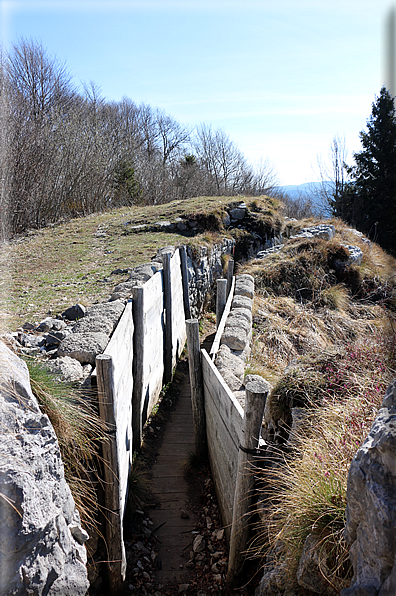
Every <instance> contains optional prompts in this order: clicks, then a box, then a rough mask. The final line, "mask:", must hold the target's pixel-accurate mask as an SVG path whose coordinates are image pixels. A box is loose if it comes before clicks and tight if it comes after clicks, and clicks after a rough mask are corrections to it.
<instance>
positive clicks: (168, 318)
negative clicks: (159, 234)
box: [162, 252, 173, 385]
mask: <svg viewBox="0 0 396 596" xmlns="http://www.w3.org/2000/svg"><path fill="white" fill-rule="evenodd" d="M162 266H163V278H164V307H165V330H164V332H165V342H164V380H163V383H164V385H166V384H167V383H169V381H170V380H171V379H172V368H173V366H172V355H173V332H172V322H173V321H172V275H171V253H170V252H164V253H162Z"/></svg>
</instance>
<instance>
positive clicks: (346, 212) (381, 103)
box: [334, 87, 396, 254]
mask: <svg viewBox="0 0 396 596" xmlns="http://www.w3.org/2000/svg"><path fill="white" fill-rule="evenodd" d="M359 136H360V140H361V143H362V146H363V149H362V151H359V152H357V153H354V154H353V157H354V160H355V164H356V165H354V166H352V167H350V168H348V173H349V174H350V176H351V179H352V181H351V182H350V183H348V184H346V186H345V189H344V191H343V193H342V196H341V197H339V199H338V201H337V204H335V205H334V212H335V213H340V212H341V203H342V213H343V216H344V218H345V219H346V220H347V221H349V222H350V223H351V224H353V225H356V227H358V228H359V229H360V230H361V231H362V232H365V233H366V234H368V235H369V236H370V237H371V238H372V239H373V240H375V241H376V242H378V243H379V244H380V245H381V246H382V247H383V248H384V249H386V250H388V251H389V252H391V253H392V254H396V114H395V105H394V100H393V98H392V97H391V96H390V94H389V92H388V91H387V90H386V89H385V87H382V89H381V93H380V95H379V96H378V97H377V98H376V100H375V101H374V103H373V105H372V112H371V116H370V118H369V119H368V121H367V131H361V132H360V135H359Z"/></svg>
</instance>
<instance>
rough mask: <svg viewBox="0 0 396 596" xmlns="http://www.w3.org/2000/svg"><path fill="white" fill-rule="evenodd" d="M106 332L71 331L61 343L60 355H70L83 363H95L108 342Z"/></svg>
mask: <svg viewBox="0 0 396 596" xmlns="http://www.w3.org/2000/svg"><path fill="white" fill-rule="evenodd" d="M108 341H109V337H108V335H106V334H105V333H71V334H70V335H68V336H67V337H66V338H65V339H64V340H63V341H62V342H61V344H60V345H59V348H58V356H70V358H75V359H76V360H78V361H79V362H81V364H92V366H94V365H95V359H96V356H97V355H98V354H102V353H103V352H104V351H105V349H106V346H107V344H108Z"/></svg>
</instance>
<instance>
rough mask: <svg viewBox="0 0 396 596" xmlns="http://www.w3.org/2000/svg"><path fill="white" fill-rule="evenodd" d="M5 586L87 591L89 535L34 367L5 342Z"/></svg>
mask: <svg viewBox="0 0 396 596" xmlns="http://www.w3.org/2000/svg"><path fill="white" fill-rule="evenodd" d="M0 372H1V382H0V424H1V432H2V438H1V442H0V523H1V542H0V594H1V595H2V596H11V595H13V596H16V595H17V596H22V595H24V594H37V595H39V594H40V595H41V594H42V595H43V594H46V595H47V596H84V595H85V594H86V592H87V590H88V587H89V582H88V579H87V570H86V561H87V555H86V549H85V546H84V542H85V541H86V540H87V539H88V535H87V533H86V532H85V531H84V530H83V529H82V527H81V524H80V517H79V514H78V512H77V510H76V508H75V505H74V501H73V497H72V495H71V493H70V489H69V487H68V485H67V483H66V481H65V477H64V469H63V464H62V461H61V455H60V451H59V445H58V441H57V438H56V436H55V433H54V430H53V428H52V426H51V423H50V421H49V419H48V417H47V416H45V415H43V414H42V413H41V411H40V408H39V407H38V404H37V401H36V399H35V397H34V396H33V394H32V391H31V388H30V382H29V374H28V371H27V367H26V365H25V363H24V362H22V361H21V360H20V359H19V358H18V357H17V356H16V355H15V354H14V353H13V352H11V351H10V350H9V349H8V348H7V347H6V346H5V345H4V344H3V343H2V342H0Z"/></svg>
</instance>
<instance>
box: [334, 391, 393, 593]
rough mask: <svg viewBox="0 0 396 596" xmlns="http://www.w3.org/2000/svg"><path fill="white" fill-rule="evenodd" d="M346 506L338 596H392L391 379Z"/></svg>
mask: <svg viewBox="0 0 396 596" xmlns="http://www.w3.org/2000/svg"><path fill="white" fill-rule="evenodd" d="M347 503H348V505H347V523H346V528H345V539H346V541H347V542H348V543H349V544H350V545H351V549H350V555H349V556H350V559H351V561H352V565H353V571H354V573H353V578H352V582H351V587H350V588H347V589H345V590H342V592H341V594H342V596H392V595H394V594H396V532H395V528H396V380H395V381H393V383H392V384H391V385H390V386H389V387H388V390H387V392H386V395H385V398H384V400H383V402H382V407H381V409H380V411H379V413H378V415H377V417H376V419H375V421H374V423H373V425H372V427H371V430H370V434H369V436H368V437H367V439H366V440H365V441H364V443H363V444H362V446H361V447H360V448H359V450H358V452H357V453H356V455H355V457H354V459H353V461H352V464H351V467H350V470H349V475H348V486H347Z"/></svg>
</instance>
